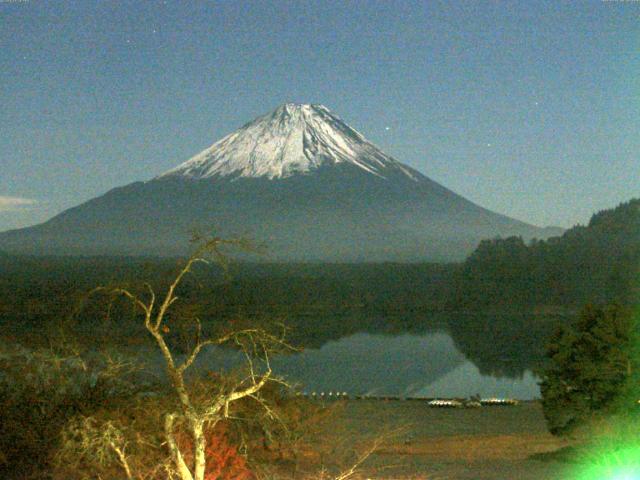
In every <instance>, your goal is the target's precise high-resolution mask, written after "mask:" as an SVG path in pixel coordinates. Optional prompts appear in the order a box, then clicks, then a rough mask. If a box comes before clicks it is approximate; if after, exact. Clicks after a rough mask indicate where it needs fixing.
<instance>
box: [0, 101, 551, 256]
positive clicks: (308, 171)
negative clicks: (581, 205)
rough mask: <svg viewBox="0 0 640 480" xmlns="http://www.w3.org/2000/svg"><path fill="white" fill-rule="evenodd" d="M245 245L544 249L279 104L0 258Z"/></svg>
mask: <svg viewBox="0 0 640 480" xmlns="http://www.w3.org/2000/svg"><path fill="white" fill-rule="evenodd" d="M194 230H199V231H201V232H214V233H215V234H216V235H219V236H224V237H233V236H243V237H250V238H252V239H254V240H255V241H256V242H258V243H264V244H266V245H267V247H268V252H269V254H268V256H267V257H266V258H268V259H270V260H284V261H417V260H428V261H442V260H460V259H462V258H464V257H465V256H466V255H467V254H468V253H470V252H471V251H472V250H473V248H474V247H475V246H476V245H477V243H478V242H479V241H480V240H481V239H483V238H489V237H496V236H510V235H520V236H523V237H524V238H533V237H537V238H546V237H548V236H550V235H554V234H559V233H560V231H559V229H543V228H538V227H535V226H533V225H529V224H527V223H524V222H521V221H518V220H514V219H512V218H509V217H507V216H504V215H500V214H497V213H494V212H491V211H489V210H487V209H484V208H482V207H480V206H478V205H476V204H474V203H472V202H470V201H469V200H467V199H465V198H463V197H461V196H460V195H457V194H456V193H454V192H452V191H451V190H448V189H447V188H445V187H443V186H442V185H440V184H438V183H436V182H434V181H433V180H430V179H429V178H427V177H426V176H424V175H423V174H421V173H420V172H418V171H416V170H414V169H412V168H410V167H408V166H406V165H404V164H402V163H400V162H398V161H397V160H395V159H393V158H392V157H390V156H389V155H387V154H385V153H384V152H382V151H381V150H380V149H379V148H377V147H376V146H375V145H373V144H372V143H370V142H369V141H368V140H367V139H366V138H365V137H364V136H363V135H362V134H360V133H359V132H357V131H356V130H354V129H353V128H351V127H350V126H349V125H347V124H346V123H345V122H343V121H342V120H341V119H340V118H339V117H338V116H337V115H335V114H334V113H332V112H331V111H329V110H328V109H327V108H326V107H324V106H322V105H299V104H285V105H282V106H280V107H279V108H278V109H276V110H275V111H274V112H272V113H269V114H267V115H264V116H261V117H258V118H257V119H255V120H253V121H252V122H249V123H247V124H246V125H244V126H243V127H241V128H240V129H238V130H236V131H235V132H233V133H231V134H230V135H227V136H226V137H224V138H222V139H221V140H219V141H218V142H216V143H214V144H213V145H212V146H211V147H209V148H207V149H206V150H204V151H203V152H201V153H199V154H198V155H196V156H194V157H193V158H191V159H189V160H187V161H186V162H184V163H182V164H180V165H178V166H177V167H175V168H173V169H171V170H169V171H167V172H165V173H163V174H161V175H159V176H157V177H155V178H153V179H151V180H148V181H145V182H135V183H132V184H130V185H126V186H123V187H119V188H115V189H113V190H111V191H109V192H107V193H106V194H104V195H102V196H100V197H97V198H94V199H92V200H89V201H88V202H86V203H83V204H81V205H79V206H77V207H74V208H71V209H69V210H66V211H64V212H62V213H60V214H59V215H57V216H55V217H53V218H51V219H50V220H48V221H47V222H45V223H42V224H40V225H36V226H33V227H29V228H24V229H19V230H11V231H7V232H3V233H0V249H3V250H5V251H8V252H12V253H29V254H62V255H176V254H182V253H184V252H185V251H186V249H187V247H188V239H189V237H190V235H191V232H193V231H194Z"/></svg>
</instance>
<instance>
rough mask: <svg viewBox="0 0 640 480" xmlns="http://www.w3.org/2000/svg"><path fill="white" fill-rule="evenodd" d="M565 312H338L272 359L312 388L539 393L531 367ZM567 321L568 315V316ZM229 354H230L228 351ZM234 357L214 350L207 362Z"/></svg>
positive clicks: (302, 329)
mask: <svg viewBox="0 0 640 480" xmlns="http://www.w3.org/2000/svg"><path fill="white" fill-rule="evenodd" d="M560 321H562V317H555V318H554V317H549V316H546V317H541V316H531V315H514V314H508V315H495V314H494V315H478V314H475V315H467V316H461V315H456V316H452V317H451V318H444V319H443V318H442V317H440V318H438V319H437V321H436V320H435V319H424V318H413V319H407V317H406V316H405V317H403V318H402V319H397V318H396V319H394V318H392V317H362V318H360V319H354V318H352V317H345V318H342V319H340V318H339V317H338V316H336V317H332V318H330V319H328V318H315V319H313V321H309V319H306V320H305V324H298V325H297V326H296V324H295V323H294V325H293V327H292V328H293V329H294V331H295V330H296V328H297V332H298V334H297V336H296V340H297V342H296V343H297V344H298V345H308V346H307V347H306V348H305V349H304V350H303V351H301V352H299V353H294V354H291V355H287V356H282V357H277V358H275V359H274V360H273V367H274V371H276V373H278V374H279V375H282V376H284V377H285V378H287V379H288V380H289V381H290V382H291V383H296V384H298V385H299V387H300V389H301V390H302V391H305V392H308V393H311V392H317V393H318V394H319V393H320V392H325V394H328V393H329V392H347V393H349V394H351V395H397V396H401V397H468V396H471V395H475V394H480V395H482V396H502V397H513V398H518V399H533V398H538V397H539V396H540V390H539V387H538V384H537V381H538V379H537V378H536V377H535V376H534V374H533V373H532V371H533V370H534V369H535V368H537V367H538V366H539V365H540V362H541V360H542V356H543V353H544V345H545V342H546V338H547V337H548V335H549V333H550V332H551V330H552V328H553V326H554V325H556V324H557V323H558V322H560ZM564 321H566V319H564ZM227 353H228V352H227ZM220 362H222V363H226V364H227V365H229V363H228V362H230V360H229V357H228V355H226V354H224V353H223V352H221V351H210V352H208V354H207V355H206V358H203V363H201V365H202V366H205V365H208V366H211V365H212V364H220Z"/></svg>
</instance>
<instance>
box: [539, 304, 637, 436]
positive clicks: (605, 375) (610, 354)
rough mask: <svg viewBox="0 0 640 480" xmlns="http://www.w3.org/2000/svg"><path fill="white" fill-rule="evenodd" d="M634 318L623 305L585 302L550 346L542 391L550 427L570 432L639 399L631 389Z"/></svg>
mask: <svg viewBox="0 0 640 480" xmlns="http://www.w3.org/2000/svg"><path fill="white" fill-rule="evenodd" d="M632 323H633V322H632V317H631V315H629V314H628V312H625V311H624V310H623V309H622V308H621V307H619V306H610V307H607V308H601V307H594V306H587V307H586V308H585V309H584V310H583V311H582V313H581V315H580V317H579V319H578V320H577V321H576V323H575V324H574V325H572V326H564V327H561V328H560V329H558V331H556V332H555V334H554V335H553V337H552V339H551V341H550V343H549V345H548V346H547V352H546V357H547V359H548V365H547V368H546V369H545V370H544V371H543V372H542V382H541V384H540V390H541V393H542V407H543V411H544V415H545V418H546V420H547V425H548V427H549V430H550V431H551V433H553V434H555V435H559V434H565V433H570V432H571V431H572V430H574V429H575V428H576V427H578V426H580V425H583V424H585V423H587V422H588V421H589V420H590V419H593V418H595V417H597V416H600V415H606V414H609V413H613V411H614V410H618V409H619V408H620V407H623V406H631V405H633V404H634V403H635V402H634V401H633V399H630V398H629V396H628V395H626V393H627V389H628V388H629V387H633V386H632V385H630V384H631V383H632V382H631V378H632V374H633V373H634V370H635V369H634V368H633V364H634V358H635V355H634V354H633V352H632V349H633V348H634V347H635V342H634V341H633V340H634V338H633V337H634V332H633V329H632Z"/></svg>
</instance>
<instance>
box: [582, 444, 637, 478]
mask: <svg viewBox="0 0 640 480" xmlns="http://www.w3.org/2000/svg"><path fill="white" fill-rule="evenodd" d="M576 473H577V475H573V476H571V477H569V478H571V479H575V480H640V445H634V446H633V447H628V446H627V447H623V448H613V449H611V450H609V451H602V452H597V451H592V452H591V453H590V454H589V456H588V461H587V462H586V464H583V466H581V467H579V470H578V472H576Z"/></svg>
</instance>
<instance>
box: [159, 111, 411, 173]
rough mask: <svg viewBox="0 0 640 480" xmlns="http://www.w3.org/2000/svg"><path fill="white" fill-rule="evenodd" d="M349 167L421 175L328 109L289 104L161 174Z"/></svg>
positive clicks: (300, 170)
mask: <svg viewBox="0 0 640 480" xmlns="http://www.w3.org/2000/svg"><path fill="white" fill-rule="evenodd" d="M340 163H350V164H352V165H355V166H357V167H359V168H361V169H362V170H364V171H366V172H368V173H370V174H373V175H376V176H378V177H382V178H386V174H387V173H388V172H389V171H390V170H393V171H396V172H401V173H402V174H404V175H406V176H408V177H409V178H411V179H414V180H416V179H417V176H418V175H419V174H418V173H417V172H415V171H414V170H412V169H410V168H409V167H405V166H404V165H402V164H401V163H399V162H397V161H396V160H394V159H393V158H391V157H390V156H388V155H386V154H385V153H384V152H382V151H381V150H380V149H378V148H377V147H376V146H375V145H373V144H372V143H371V142H369V141H368V140H367V139H366V138H365V137H364V136H363V135H362V134H360V133H359V132H357V131H356V130H354V129H353V128H351V127H350V126H348V125H347V124H346V123H344V122H343V121H342V120H341V119H340V118H339V117H338V116H337V115H335V114H333V113H332V112H331V111H330V110H329V109H328V108H326V107H325V106H323V105H309V104H295V103H286V104H284V105H281V106H280V107H278V108H277V109H276V110H275V111H273V112H272V113H269V114H267V115H263V116H261V117H258V118H256V119H255V120H253V121H252V122H249V123H247V124H246V125H244V126H243V127H241V128H239V129H238V130H236V131H235V132H233V133H231V134H229V135H227V136H226V137H224V138H222V139H221V140H219V141H218V142H216V143H214V144H213V145H212V146H211V147H209V148H207V149H206V150H204V151H202V152H200V153H199V154H197V155H196V156H194V157H192V158H191V159H189V160H187V161H186V162H184V163H182V164H180V165H178V166H177V167H175V168H173V169H171V170H169V171H168V172H165V173H164V174H162V175H160V178H163V177H175V176H183V177H188V178H194V179H202V178H211V177H217V176H233V177H267V178H270V179H274V178H286V177H289V176H292V175H294V174H298V173H302V174H305V173H310V172H312V171H313V170H315V169H317V168H319V167H320V166H323V165H335V164H340Z"/></svg>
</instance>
